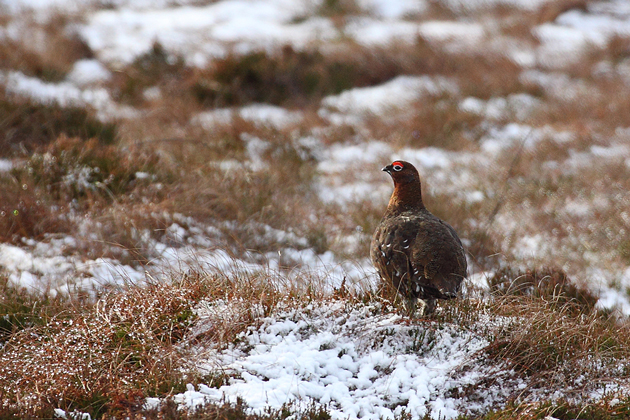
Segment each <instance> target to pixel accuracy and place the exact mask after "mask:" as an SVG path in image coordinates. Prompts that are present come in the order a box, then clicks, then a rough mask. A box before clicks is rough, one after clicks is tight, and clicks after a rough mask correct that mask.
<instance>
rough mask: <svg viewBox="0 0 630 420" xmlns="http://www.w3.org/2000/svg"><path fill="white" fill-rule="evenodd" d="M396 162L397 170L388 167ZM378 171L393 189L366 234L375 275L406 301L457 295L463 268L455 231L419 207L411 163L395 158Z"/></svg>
mask: <svg viewBox="0 0 630 420" xmlns="http://www.w3.org/2000/svg"><path fill="white" fill-rule="evenodd" d="M396 164H398V166H396V168H399V167H400V166H402V169H400V170H398V171H396V170H394V169H393V168H394V167H395V165H396ZM383 170H384V171H386V172H388V173H390V175H391V176H392V178H393V180H394V187H395V188H394V193H393V194H392V197H391V199H390V201H389V205H388V207H387V211H386V213H385V216H384V217H383V219H382V220H381V222H380V224H379V225H378V227H377V228H376V231H375V232H374V236H373V238H372V245H371V249H370V256H371V258H372V262H373V263H374V266H375V267H376V269H377V270H378V273H379V275H380V276H381V278H382V279H383V280H384V281H386V282H390V283H391V284H392V285H393V286H394V287H395V288H396V290H398V292H399V293H400V294H401V295H403V296H405V297H406V298H408V299H416V298H417V299H451V298H454V297H457V294H458V292H459V290H460V287H461V283H462V281H463V279H464V278H465V277H466V269H467V266H466V256H465V254H464V248H463V246H462V243H461V241H460V239H459V237H458V236H457V233H456V232H455V230H454V229H453V228H452V227H451V226H450V225H449V224H447V223H446V222H444V221H442V220H440V219H438V218H437V217H436V216H434V215H433V214H431V213H430V212H429V211H428V210H427V209H426V207H425V206H424V204H423V202H422V193H421V184H420V177H419V175H418V171H417V170H416V168H415V167H414V166H413V165H412V164H410V163H409V162H404V161H395V162H394V163H393V164H392V165H388V166H386V167H385V168H383Z"/></svg>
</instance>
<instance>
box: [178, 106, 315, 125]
mask: <svg viewBox="0 0 630 420" xmlns="http://www.w3.org/2000/svg"><path fill="white" fill-rule="evenodd" d="M235 116H237V117H239V118H242V119H243V120H245V121H248V122H251V123H254V124H256V125H259V126H267V127H270V128H274V129H277V130H281V129H283V128H286V127H288V126H290V125H294V124H299V123H300V122H301V121H302V118H303V117H302V113H301V112H299V111H288V110H286V109H284V108H281V107H279V106H274V105H268V104H252V105H247V106H244V107H241V108H221V109H214V110H212V111H207V112H202V113H200V114H198V115H196V116H195V117H193V118H192V120H191V122H192V123H194V124H200V125H201V126H202V127H203V128H204V129H206V130H214V129H215V128H216V127H217V126H221V125H226V124H230V123H231V122H232V120H233V117H235Z"/></svg>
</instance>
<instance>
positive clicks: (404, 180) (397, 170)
mask: <svg viewBox="0 0 630 420" xmlns="http://www.w3.org/2000/svg"><path fill="white" fill-rule="evenodd" d="M382 171H384V172H387V173H388V174H389V175H390V176H391V177H392V179H393V180H394V185H403V184H408V183H415V182H418V183H419V182H420V175H419V174H418V170H417V169H416V168H415V166H413V165H412V164H411V163H409V162H405V161H404V160H395V161H394V162H392V163H391V164H390V165H387V166H386V167H384V168H383V169H382Z"/></svg>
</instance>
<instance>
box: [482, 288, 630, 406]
mask: <svg viewBox="0 0 630 420" xmlns="http://www.w3.org/2000/svg"><path fill="white" fill-rule="evenodd" d="M491 310H492V311H493V312H494V313H495V314H496V315H497V316H505V317H510V319H512V322H508V323H507V324H505V325H504V327H503V328H501V329H500V330H499V331H498V332H497V333H496V337H495V340H494V342H493V343H492V344H491V345H489V346H488V347H487V348H486V349H485V350H484V353H485V355H486V356H487V357H488V358H489V360H490V361H491V362H492V363H502V364H505V366H506V367H508V368H510V369H514V371H516V372H517V373H518V374H520V375H523V377H524V378H526V381H527V384H528V387H527V388H526V389H524V390H522V392H521V394H520V395H519V398H521V397H524V396H527V395H528V394H529V393H533V392H537V391H538V392H543V393H544V392H549V393H553V392H554V390H556V389H560V390H563V392H564V393H565V395H574V394H575V395H580V394H581V393H583V392H585V391H588V390H592V389H594V388H595V387H596V386H598V385H601V384H603V383H607V382H609V381H610V380H611V379H612V378H614V381H615V382H617V383H621V382H622V381H624V380H627V378H628V377H629V376H630V370H629V369H628V365H627V360H628V359H629V358H630V353H629V351H628V349H629V348H630V325H629V324H628V323H627V322H626V321H624V320H622V321H619V320H616V319H615V318H612V317H606V316H604V315H602V314H601V313H599V312H597V311H590V312H576V305H575V303H574V302H572V301H569V302H567V301H566V298H564V297H563V296H558V295H556V296H550V297H547V298H543V297H532V296H514V295H505V296H502V297H501V298H499V299H497V300H496V302H495V303H494V304H492V309H491Z"/></svg>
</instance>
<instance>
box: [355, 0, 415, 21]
mask: <svg viewBox="0 0 630 420" xmlns="http://www.w3.org/2000/svg"><path fill="white" fill-rule="evenodd" d="M357 4H358V5H359V6H360V7H361V8H362V9H363V10H366V11H368V12H369V13H370V14H371V15H373V16H376V17H379V18H384V19H389V20H393V19H401V18H404V17H405V16H413V15H418V14H421V13H422V12H424V11H426V9H427V2H426V1H425V0H358V1H357Z"/></svg>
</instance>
